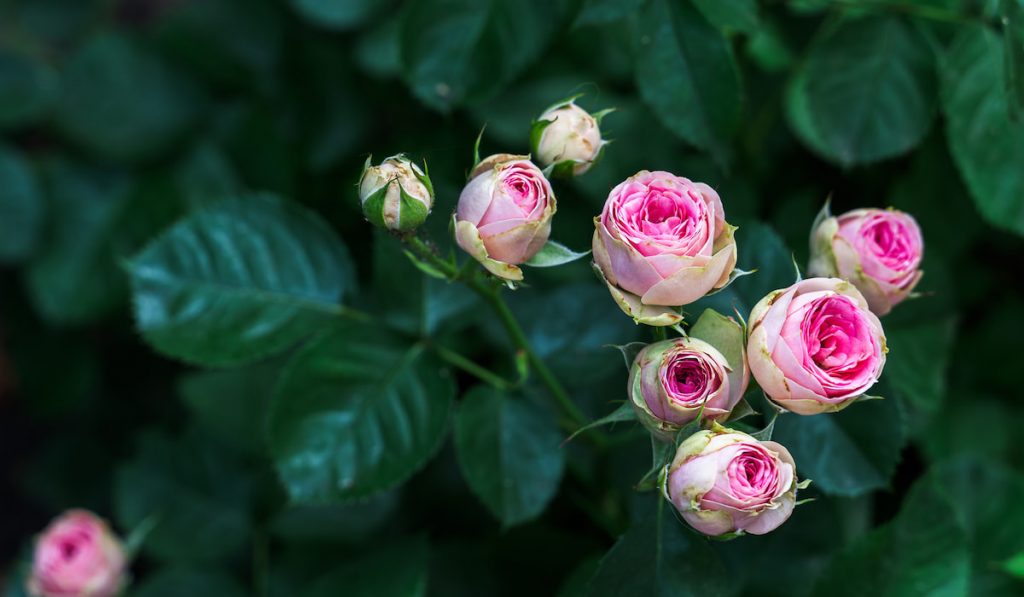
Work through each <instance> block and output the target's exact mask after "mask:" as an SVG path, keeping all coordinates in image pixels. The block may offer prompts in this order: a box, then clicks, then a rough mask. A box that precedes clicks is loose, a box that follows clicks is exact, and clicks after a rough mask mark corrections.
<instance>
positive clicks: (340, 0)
mask: <svg viewBox="0 0 1024 597" xmlns="http://www.w3.org/2000/svg"><path fill="white" fill-rule="evenodd" d="M290 2H291V5H292V7H293V8H294V9H295V11H296V12H297V13H299V15H300V16H301V17H302V18H304V19H306V20H307V21H309V22H310V23H312V24H313V25H319V26H321V27H326V28H328V29H336V30H342V31H343V30H346V29H352V28H353V27H356V26H358V25H360V24H362V23H363V22H364V21H366V19H367V18H369V17H370V16H372V15H373V13H374V12H375V10H376V9H377V8H378V7H379V6H380V4H381V3H380V2H379V1H378V0H290Z"/></svg>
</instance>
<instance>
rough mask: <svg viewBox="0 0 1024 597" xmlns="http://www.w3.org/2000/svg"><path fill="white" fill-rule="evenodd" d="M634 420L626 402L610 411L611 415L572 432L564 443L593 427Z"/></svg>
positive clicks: (629, 405) (634, 415) (633, 414)
mask: <svg viewBox="0 0 1024 597" xmlns="http://www.w3.org/2000/svg"><path fill="white" fill-rule="evenodd" d="M636 420H637V418H636V411H635V410H634V409H633V405H632V404H631V403H630V402H629V401H628V400H627V401H625V402H623V403H622V406H620V407H619V408H617V409H615V410H614V411H612V412H611V414H608V415H606V416H603V417H601V418H600V419H597V420H596V421H591V422H590V423H587V424H586V425H584V426H583V427H580V428H579V429H577V430H576V431H574V432H573V433H572V435H570V436H569V437H567V438H566V439H565V442H564V443H569V442H570V441H572V440H573V438H575V437H576V436H577V435H579V434H581V433H583V432H584V431H587V430H589V429H594V428H595V427H601V426H602V425H611V424H612V423H619V422H625V421H636Z"/></svg>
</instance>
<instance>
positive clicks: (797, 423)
mask: <svg viewBox="0 0 1024 597" xmlns="http://www.w3.org/2000/svg"><path fill="white" fill-rule="evenodd" d="M773 439H774V440H775V441H777V442H779V443H780V444H782V445H784V446H786V447H787V448H789V451H790V452H791V453H792V454H793V458H794V460H796V466H797V470H798V471H800V477H801V478H804V479H811V480H813V481H814V485H815V487H818V488H819V489H821V490H822V491H824V492H825V493H828V494H830V495H841V496H855V495H860V494H862V493H865V492H867V491H871V490H873V489H881V488H884V487H887V486H888V485H889V478H890V477H891V476H892V474H893V471H895V470H896V464H897V462H899V458H900V450H901V449H902V448H903V443H904V437H903V422H902V420H901V418H900V412H899V409H898V408H897V405H896V401H895V400H893V399H888V400H869V401H866V402H858V403H857V404H853V405H851V406H849V407H847V408H846V409H845V410H842V411H840V412H838V413H835V414H822V415H812V416H801V415H796V414H793V413H787V414H783V415H781V416H780V417H779V419H778V421H776V423H775V431H774V434H773Z"/></svg>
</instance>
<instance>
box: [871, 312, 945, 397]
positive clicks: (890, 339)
mask: <svg viewBox="0 0 1024 597" xmlns="http://www.w3.org/2000/svg"><path fill="white" fill-rule="evenodd" d="M955 329H956V326H955V322H954V321H953V320H950V319H947V320H938V321H930V322H926V323H921V324H917V325H914V326H899V327H892V328H888V329H886V344H887V345H888V346H889V354H888V356H887V359H886V363H885V375H886V379H887V380H888V382H889V385H890V386H891V387H892V389H893V390H895V391H896V393H897V394H898V395H899V396H900V398H901V399H903V400H906V401H907V402H908V403H909V404H910V406H911V407H912V408H913V409H914V411H916V412H918V413H921V414H925V415H928V414H933V413H935V412H936V411H938V410H939V409H940V408H941V407H942V402H943V400H944V399H945V397H946V370H947V369H948V367H949V362H950V359H951V358H952V356H953V355H952V351H953V339H954V337H955Z"/></svg>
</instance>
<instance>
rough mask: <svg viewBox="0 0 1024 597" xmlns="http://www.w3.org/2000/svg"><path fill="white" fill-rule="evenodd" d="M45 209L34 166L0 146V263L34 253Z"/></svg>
mask: <svg viewBox="0 0 1024 597" xmlns="http://www.w3.org/2000/svg"><path fill="white" fill-rule="evenodd" d="M0 60H2V57H0ZM0 68H2V66H0ZM2 88H3V83H2V82H0V89H2ZM44 212H45V208H44V205H43V193H42V190H41V189H40V188H39V183H38V182H37V180H36V174H35V171H34V170H33V169H32V165H31V164H30V163H29V162H28V161H26V160H25V159H24V158H23V157H22V156H21V155H20V154H19V153H17V152H16V151H14V150H13V149H9V148H6V147H4V146H2V145H0V262H8V263H10V262H18V261H21V260H24V259H25V258H27V257H28V256H29V255H31V253H32V251H33V250H34V249H35V248H36V243H37V241H38V238H39V233H40V229H41V228H42V224H43V214H44Z"/></svg>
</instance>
